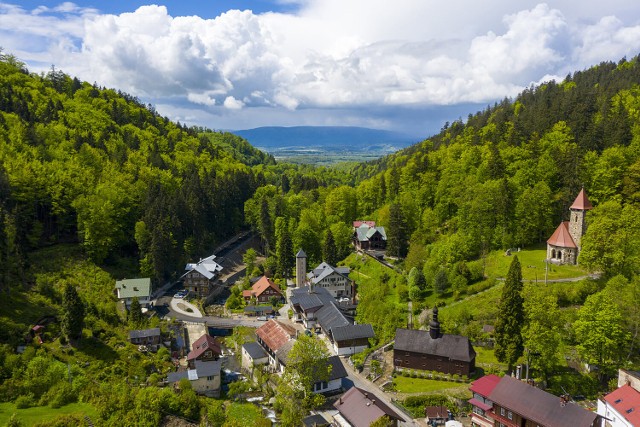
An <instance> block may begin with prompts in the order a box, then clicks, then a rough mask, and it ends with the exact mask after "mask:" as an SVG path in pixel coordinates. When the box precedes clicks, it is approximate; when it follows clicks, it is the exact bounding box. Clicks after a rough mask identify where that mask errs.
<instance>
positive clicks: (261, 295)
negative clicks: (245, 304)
mask: <svg viewBox="0 0 640 427" xmlns="http://www.w3.org/2000/svg"><path fill="white" fill-rule="evenodd" d="M242 297H243V298H244V300H245V301H251V298H255V299H256V300H257V301H258V302H259V303H264V302H269V301H271V298H273V297H276V298H278V300H280V301H284V297H283V296H282V292H280V288H278V286H276V284H275V283H273V282H272V281H271V279H269V278H268V277H267V276H262V277H261V278H260V279H259V280H258V281H257V282H256V283H254V284H253V286H252V287H251V289H247V290H245V291H242Z"/></svg>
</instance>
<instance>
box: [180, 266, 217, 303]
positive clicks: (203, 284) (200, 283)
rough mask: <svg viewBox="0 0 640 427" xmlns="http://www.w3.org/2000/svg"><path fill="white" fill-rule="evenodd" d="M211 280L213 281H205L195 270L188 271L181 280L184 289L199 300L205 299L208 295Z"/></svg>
mask: <svg viewBox="0 0 640 427" xmlns="http://www.w3.org/2000/svg"><path fill="white" fill-rule="evenodd" d="M213 280H215V279H212V280H209V279H207V278H206V277H205V276H203V275H202V273H200V272H199V271H198V270H196V269H193V270H191V271H188V272H187V273H186V274H185V275H184V276H183V278H182V281H183V285H184V288H185V289H186V290H188V291H189V292H190V293H191V294H192V295H195V296H197V297H199V298H205V297H207V296H208V295H209V293H210V292H211V288H212V285H213V284H212V282H213Z"/></svg>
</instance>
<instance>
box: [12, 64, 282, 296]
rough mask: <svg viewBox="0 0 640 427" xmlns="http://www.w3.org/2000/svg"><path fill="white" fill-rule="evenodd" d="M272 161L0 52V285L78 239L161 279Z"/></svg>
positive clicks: (227, 222) (235, 217)
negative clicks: (39, 256) (134, 260)
mask: <svg viewBox="0 0 640 427" xmlns="http://www.w3.org/2000/svg"><path fill="white" fill-rule="evenodd" d="M269 164H275V161H274V159H273V158H272V157H271V156H269V155H267V154H265V153H262V152H260V151H259V150H257V149H254V148H253V147H251V146H250V145H249V144H248V143H247V142H246V141H244V140H243V139H242V138H240V137H237V136H235V135H232V134H229V133H223V132H213V131H210V130H207V129H202V128H187V127H186V126H183V125H181V124H180V123H177V124H176V123H172V122H171V121H169V120H168V119H167V118H165V117H162V116H160V115H159V114H158V113H157V112H156V111H155V110H154V109H153V107H152V106H150V105H147V106H145V105H144V104H142V103H141V102H140V101H139V100H137V99H136V98H134V97H131V96H129V95H127V94H123V93H121V92H119V91H115V90H111V89H105V88H101V87H97V86H96V85H91V84H89V83H86V82H80V81H79V80H78V79H77V78H71V77H70V76H68V75H66V74H64V73H62V72H61V71H58V70H55V69H54V68H52V69H51V70H50V71H49V72H48V73H46V74H44V73H43V74H40V75H37V74H34V73H30V72H29V71H28V70H27V69H26V68H25V66H24V64H22V63H21V62H20V61H18V60H17V59H16V58H15V57H14V56H12V55H6V54H3V55H2V56H1V57H0V266H2V267H1V271H0V286H6V285H7V284H8V283H11V282H16V281H17V282H20V281H24V277H23V276H24V271H25V269H26V267H27V265H26V263H27V262H28V257H27V256H26V254H27V253H28V252H29V251H31V250H33V249H35V248H38V247H41V246H45V245H51V244H55V243H60V242H80V243H82V245H83V247H84V248H85V250H86V252H87V254H88V255H89V256H90V257H91V258H92V260H94V261H95V262H98V263H103V262H106V263H114V262H117V260H118V259H119V258H121V257H124V258H129V257H132V256H134V257H139V259H140V261H141V270H142V273H143V274H146V275H150V276H151V277H154V278H155V279H157V280H158V281H162V280H165V279H167V278H168V277H170V276H171V275H172V274H174V272H175V271H179V269H181V267H182V266H183V265H184V262H185V261H186V260H187V259H191V258H196V257H199V256H203V255H204V254H206V253H207V252H208V251H211V250H212V248H213V247H214V246H215V245H216V244H217V243H219V242H221V241H223V240H224V239H226V238H228V237H229V236H231V235H233V234H234V233H236V232H237V231H238V230H239V229H240V228H241V227H243V225H244V215H243V209H244V201H245V200H247V199H248V198H249V197H251V195H252V194H253V193H254V191H255V189H256V188H258V187H259V186H261V185H264V184H265V180H264V175H263V173H262V172H261V170H260V169H258V168H257V167H256V165H269Z"/></svg>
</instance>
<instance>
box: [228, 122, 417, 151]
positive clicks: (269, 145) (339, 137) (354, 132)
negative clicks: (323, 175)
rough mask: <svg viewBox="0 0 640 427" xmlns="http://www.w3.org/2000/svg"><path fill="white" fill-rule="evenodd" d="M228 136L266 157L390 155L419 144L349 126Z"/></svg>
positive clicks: (253, 131) (273, 128)
mask: <svg viewBox="0 0 640 427" xmlns="http://www.w3.org/2000/svg"><path fill="white" fill-rule="evenodd" d="M231 132H232V133H234V134H236V135H239V136H241V137H243V138H244V139H246V140H247V141H249V143H251V145H253V146H254V147H256V148H260V149H262V150H264V151H267V152H269V153H278V152H283V151H287V152H296V151H297V152H336V153H339V152H372V151H373V152H378V153H391V152H395V151H398V150H400V149H402V148H404V147H407V146H409V145H411V144H414V143H416V142H418V141H419V138H416V137H414V136H410V135H405V134H402V133H399V132H391V131H387V130H379V129H369V128H362V127H350V126H294V127H279V126H269V127H260V128H255V129H246V130H236V131H231Z"/></svg>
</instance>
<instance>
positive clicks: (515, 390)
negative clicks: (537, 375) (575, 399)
mask: <svg viewBox="0 0 640 427" xmlns="http://www.w3.org/2000/svg"><path fill="white" fill-rule="evenodd" d="M489 399H490V400H491V401H493V402H495V403H496V404H498V405H500V406H504V407H505V408H507V409H509V410H511V411H513V412H516V413H517V414H519V415H521V416H523V417H525V418H527V419H528V420H531V421H533V422H534V424H539V425H544V426H547V427H564V426H573V427H589V426H591V425H592V424H593V422H594V421H595V420H596V418H597V417H598V414H596V413H594V412H591V411H587V410H586V409H584V408H582V407H580V406H578V405H576V404H575V403H570V402H567V403H566V404H564V405H561V403H560V398H559V397H557V396H554V395H553V394H550V393H547V392H546V391H543V390H540V389H539V388H536V387H534V386H531V385H529V384H526V383H524V382H522V381H519V380H517V379H515V378H511V377H509V376H505V377H502V379H501V380H500V382H499V383H498V384H497V385H496V386H495V387H494V389H493V391H492V392H491V394H490V395H489Z"/></svg>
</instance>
